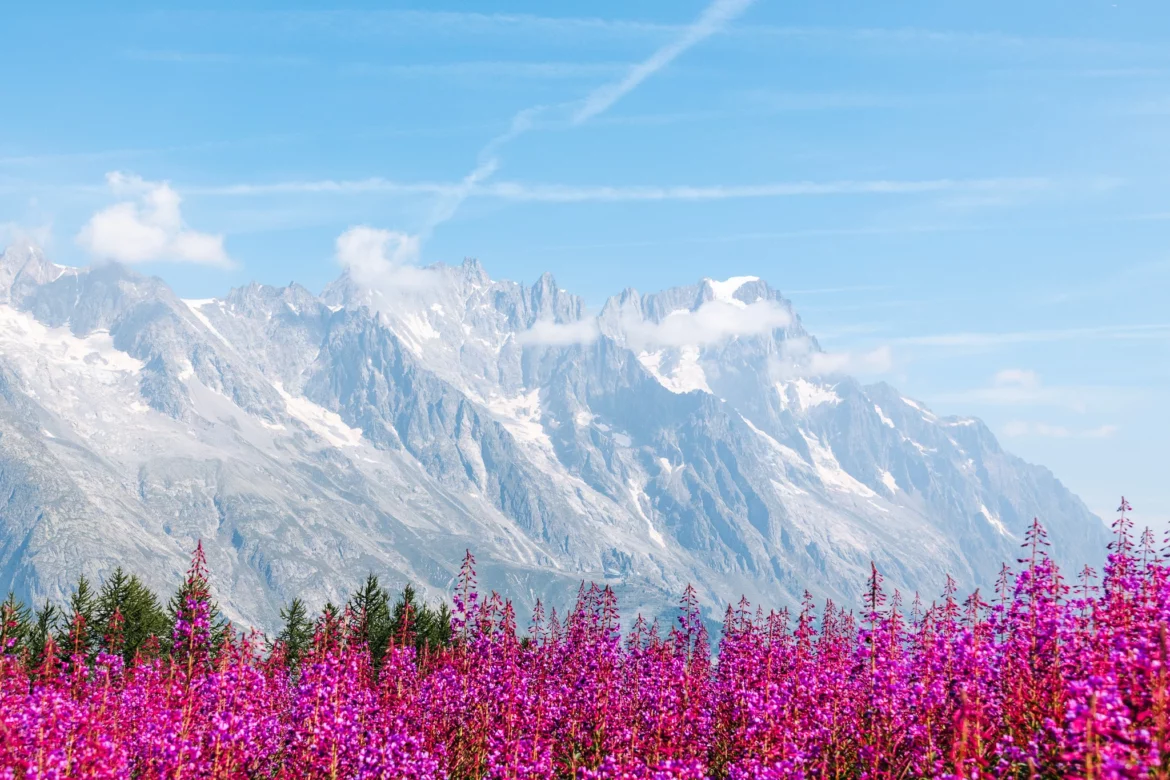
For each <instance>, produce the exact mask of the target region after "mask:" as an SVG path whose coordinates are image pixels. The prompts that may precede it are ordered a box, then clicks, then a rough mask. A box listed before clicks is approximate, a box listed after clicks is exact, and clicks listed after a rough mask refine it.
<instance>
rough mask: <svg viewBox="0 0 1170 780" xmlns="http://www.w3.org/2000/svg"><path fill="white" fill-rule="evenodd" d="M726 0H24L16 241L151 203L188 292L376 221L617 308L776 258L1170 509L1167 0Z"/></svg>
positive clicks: (5, 161) (6, 234)
mask: <svg viewBox="0 0 1170 780" xmlns="http://www.w3.org/2000/svg"><path fill="white" fill-rule="evenodd" d="M719 5H722V6H723V7H724V8H723V10H724V11H726V12H727V13H726V14H725V16H727V17H729V18H719V16H718V13H717V12H718V10H719V9H718V7H716V8H715V12H716V13H715V17H712V16H711V14H712V13H713V10H712V5H711V4H709V3H706V2H692V1H691V0H673V1H672V2H628V1H627V2H624V3H617V2H592V3H579V2H561V3H556V4H549V3H534V2H528V3H523V2H504V0H501V2H497V3H490V4H489V3H469V2H449V3H446V4H442V5H440V4H438V3H431V4H421V3H420V4H417V5H414V6H411V5H405V4H396V3H380V4H368V6H365V7H363V6H362V5H360V4H358V5H350V6H347V7H346V9H345V10H329V11H323V10H312V9H311V8H305V9H304V10H301V11H288V10H278V9H276V8H274V7H270V6H267V5H264V4H247V3H214V2H202V3H199V4H191V8H192V9H198V10H187V11H181V10H175V9H174V7H172V9H171V10H166V11H148V10H142V9H141V8H139V7H135V8H129V7H128V8H125V9H122V10H119V9H118V8H117V7H116V5H115V4H103V8H102V10H101V12H100V13H99V12H96V11H93V10H89V9H87V7H86V6H85V5H78V6H76V7H71V6H67V5H62V4H50V3H45V4H31V3H30V4H24V5H23V6H22V7H20V8H8V9H6V10H5V12H4V16H5V27H6V32H7V34H6V35H5V44H4V49H5V54H4V57H3V59H2V64H0V100H2V103H0V105H3V106H4V108H3V112H2V119H0V123H2V124H0V126H2V127H3V130H2V132H0V242H3V241H5V240H12V239H13V238H14V237H22V236H34V237H36V238H37V240H40V241H42V242H44V243H45V244H46V245H47V247H48V250H49V252H50V254H51V255H52V256H53V257H54V258H55V259H57V260H58V261H60V262H64V263H67V264H85V263H88V262H90V256H91V255H93V254H101V253H102V252H103V251H104V250H103V247H104V246H105V245H104V244H102V243H101V241H100V240H98V239H97V238H95V237H94V236H95V233H94V229H93V227H92V225H93V223H92V222H91V220H93V219H95V215H105V216H107V217H111V215H112V216H113V217H116V216H118V214H116V213H112V212H110V211H109V209H110V208H111V207H112V206H115V204H118V203H123V204H126V203H131V204H136V205H135V206H134V208H136V209H138V211H136V212H134V213H133V214H131V216H134V214H137V215H138V217H143V215H147V214H148V211H147V209H150V208H155V209H156V210H157V213H155V212H150V213H155V216H156V217H158V219H159V220H162V221H163V222H166V223H167V225H169V227H165V229H164V230H163V231H162V233H160V236H161V238H160V239H159V241H157V242H155V243H153V244H152V243H150V241H149V240H147V239H150V236H151V235H153V234H144V235H142V236H140V238H142V240H144V241H146V242H147V243H146V244H145V245H144V244H140V245H139V246H140V247H145V248H143V249H142V251H141V252H139V253H138V254H137V255H136V256H135V257H134V259H135V260H138V261H140V262H139V265H140V267H141V270H143V271H144V272H147V273H152V274H158V275H160V276H162V277H163V278H164V279H166V280H167V281H168V282H170V283H171V284H172V285H173V286H174V287H175V288H176V290H177V291H178V292H179V293H180V294H181V295H183V296H184V297H211V296H214V295H219V294H222V293H223V292H224V291H226V289H227V288H228V287H230V286H233V285H238V284H243V283H246V282H248V281H250V280H253V279H255V280H259V281H262V282H268V283H273V284H285V283H287V282H288V281H290V280H297V281H299V282H301V283H303V284H305V285H306V286H308V287H310V288H312V289H319V288H321V287H322V286H323V285H324V284H325V283H326V282H328V281H329V280H330V279H332V278H333V277H335V276H336V275H337V273H338V267H337V264H336V261H335V259H334V242H335V241H336V239H337V237H338V235H339V234H340V233H342V232H343V231H345V230H346V229H347V228H349V227H352V226H354V225H360V224H364V225H370V226H373V227H378V228H383V229H387V230H393V231H401V232H402V233H404V234H410V235H414V236H419V235H421V237H422V240H421V242H420V244H419V246H418V255H419V260H420V261H421V262H432V261H440V260H441V261H447V262H458V261H460V260H461V259H462V258H463V257H465V256H474V257H478V258H479V259H480V260H481V261H482V262H483V263H484V265H485V266H486V267H487V269H488V270H489V272H491V273H492V275H493V276H496V277H501V278H512V279H517V280H521V281H528V282H530V281H532V280H534V279H535V278H536V277H537V276H538V275H539V274H540V273H541V272H543V271H546V270H548V271H552V272H553V274H554V275H555V276H556V277H557V279H558V281H559V282H560V284H561V285H562V286H564V287H566V288H568V289H570V290H572V291H574V292H577V293H578V294H580V295H582V296H583V297H584V298H585V299H586V300H587V301H588V302H589V303H590V304H591V305H593V306H595V307H596V306H598V305H600V304H601V303H602V302H603V301H604V299H605V298H606V297H607V296H608V295H610V294H612V293H615V292H617V291H619V290H620V289H622V288H624V287H636V288H638V289H640V290H646V291H650V290H656V289H661V288H663V287H668V286H671V285H676V284H684V283H690V282H694V281H696V280H697V279H699V278H702V277H707V276H709V277H718V278H722V277H727V276H732V275H738V274H754V275H759V276H762V277H764V278H766V279H767V280H769V281H770V282H771V283H772V285H773V286H775V287H777V288H779V289H780V290H782V291H784V292H785V293H786V294H787V295H788V296H789V297H790V298H791V299H792V300H793V301H794V302H795V304H796V306H797V309H798V311H799V312H800V314H801V316H802V318H803V320H804V322H805V324H806V325H807V326H808V328H809V329H810V330H811V331H812V332H813V333H814V334H816V335H818V337H819V338H820V340H821V342H822V344H823V345H824V346H825V347H827V348H829V349H832V350H842V351H855V352H864V351H868V350H874V349H879V348H882V347H888V348H889V354H890V355H891V358H892V359H891V364H890V365H889V366H888V367H883V368H884V369H886V370H883V371H882V372H881V373H878V374H873V375H871V376H870V377H868V378H874V379H877V378H883V379H886V380H888V381H890V382H892V383H893V384H895V385H897V386H898V387H900V388H901V389H902V390H903V391H904V392H906V393H908V394H910V395H913V396H915V397H919V398H921V399H923V400H925V401H927V402H928V403H929V404H931V406H932V407H934V408H935V409H936V410H938V411H940V412H943V413H961V414H975V415H979V416H980V417H982V418H983V419H984V420H986V421H987V423H988V424H989V425H990V426H991V427H992V428H993V430H995V431H996V433H997V434H999V436H1000V437H1001V440H1002V441H1003V443H1004V445H1005V446H1006V447H1007V448H1009V449H1010V450H1012V451H1013V452H1016V453H1018V454H1019V455H1021V456H1023V457H1025V458H1027V459H1029V460H1033V461H1036V462H1039V463H1043V464H1045V465H1047V466H1049V467H1050V468H1052V469H1053V471H1054V472H1055V473H1056V474H1057V476H1059V477H1060V478H1061V479H1062V480H1063V481H1065V483H1066V484H1068V485H1069V486H1070V487H1071V488H1072V489H1074V490H1075V491H1076V492H1078V493H1079V494H1080V495H1081V496H1082V497H1084V498H1085V500H1086V502H1087V503H1088V504H1089V505H1090V507H1091V508H1093V509H1094V510H1095V511H1098V512H1099V513H1101V514H1103V515H1104V516H1105V517H1106V518H1109V517H1111V516H1112V514H1113V509H1114V507H1116V505H1117V496H1118V495H1119V494H1121V493H1122V492H1124V493H1125V494H1126V495H1127V497H1128V498H1129V499H1130V500H1131V502H1132V503H1133V504H1134V506H1135V507H1136V508H1137V513H1136V516H1137V517H1143V516H1144V518H1145V519H1146V520H1147V521H1148V522H1151V523H1155V524H1159V525H1161V524H1164V523H1166V522H1168V521H1170V488H1168V487H1167V481H1166V477H1165V474H1166V470H1165V469H1166V463H1167V460H1166V457H1165V448H1166V442H1167V441H1168V440H1170V403H1168V401H1170V307H1168V306H1167V304H1166V298H1167V294H1168V293H1170V230H1168V228H1170V194H1168V193H1167V188H1166V182H1167V181H1168V175H1167V174H1170V146H1168V145H1167V143H1166V139H1167V137H1168V136H1167V133H1168V131H1170V45H1168V44H1170V8H1167V7H1166V5H1165V4H1164V2H1126V0H1116V2H1113V1H1112V0H1101V1H1100V2H1097V1H1093V2H1080V1H1078V0H1061V1H1060V2H1053V1H1050V0H1031V1H1030V2H1027V3H1020V2H1018V1H1017V2H999V1H998V0H992V1H991V2H988V1H987V0H984V1H983V2H979V3H961V4H960V3H938V2H937V0H933V1H932V2H901V3H898V4H891V3H870V2H825V3H780V2H775V0H756V1H755V2H749V0H722V3H716V4H715V6H719ZM732 6H734V7H732ZM705 13H706V14H707V16H706V17H704V14H705ZM550 14H555V15H550ZM731 17H733V18H731ZM704 18H706V19H707V21H708V22H710V24H707V25H706V26H705V27H703V28H702V29H697V28H696V27H695V26H694V25H695V24H696V20H701V19H704ZM699 24H700V26H702V24H703V23H702V22H700V23H699ZM664 52H665V54H664ZM656 53H657V54H658V59H655V55H656ZM671 54H674V55H677V56H674V57H673V58H672V57H671V56H669V55H671ZM639 64H642V68H641V70H634V69H636V68H638V66H639ZM631 74H634V75H631ZM534 107H540V108H539V109H537V110H536V111H533V112H530V113H528V114H524V113H521V112H524V111H525V110H526V109H533V108H534ZM518 116H519V117H521V119H522V120H527V121H521V123H520V124H517V117H518ZM510 128H512V129H513V130H516V131H518V132H513V133H512V134H511V136H512V137H506V134H508V131H509V129H510ZM519 131H522V132H519ZM493 140H494V141H495V142H496V143H494V144H493ZM487 163H494V165H487ZM475 171H478V174H477V176H476V177H475V179H474V180H473V181H468V179H467V177H469V175H471V174H472V172H475ZM113 172H119V174H120V175H119V176H116V177H114V178H113V179H111V178H110V174H111V173H113ZM162 182H167V183H169V184H168V187H167V188H166V189H160V186H161V183H162ZM461 183H463V184H464V185H465V186H461ZM160 192H162V193H163V194H165V195H167V198H165V199H164V200H165V203H163V202H150V203H148V202H147V201H146V200H145V199H146V198H148V197H151V196H152V194H153V195H158V193H160ZM179 199H181V203H180V200H179ZM152 204H153V205H152ZM160 215H161V216H160ZM121 216H123V217H124V216H125V214H124V213H122V214H121ZM111 218H112V217H111ZM178 220H181V223H180V222H179V221H178ZM87 224H88V225H90V226H91V227H90V228H87V227H86V226H87ZM119 224H121V223H119ZM160 224H161V223H160ZM131 227H133V225H131ZM87 230H88V232H87ZM168 231H169V232H168Z"/></svg>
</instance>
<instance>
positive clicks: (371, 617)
mask: <svg viewBox="0 0 1170 780" xmlns="http://www.w3.org/2000/svg"><path fill="white" fill-rule="evenodd" d="M348 607H349V611H350V613H351V618H350V620H351V625H350V634H351V636H354V637H357V638H358V639H360V640H361V641H362V642H364V643H365V645H366V647H367V648H369V652H370V660H371V662H372V663H373V665H374V668H375V669H376V668H378V667H380V666H381V665H382V658H383V656H385V655H386V648H387V646H388V645H389V643H390V636H391V633H390V632H391V628H392V626H391V621H390V594H389V593H387V592H386V589H385V588H383V587H382V586H381V585H380V584H379V583H378V577H377V575H375V574H373V573H371V574H370V575H369V576H367V577H366V581H365V583H364V584H363V585H362V586H361V587H360V588H358V590H357V592H355V593H354V594H353V596H351V597H350V599H349V604H348Z"/></svg>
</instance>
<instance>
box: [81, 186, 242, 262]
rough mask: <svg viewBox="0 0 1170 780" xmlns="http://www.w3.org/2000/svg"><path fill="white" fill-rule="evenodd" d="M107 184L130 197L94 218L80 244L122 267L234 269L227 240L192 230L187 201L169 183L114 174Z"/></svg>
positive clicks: (94, 253)
mask: <svg viewBox="0 0 1170 780" xmlns="http://www.w3.org/2000/svg"><path fill="white" fill-rule="evenodd" d="M106 183H107V184H108V185H109V187H110V190H111V191H112V192H113V193H114V195H115V196H118V197H122V198H127V200H122V201H119V202H118V203H115V204H114V205H112V206H109V207H108V208H105V209H102V210H101V211H99V212H97V213H96V214H94V215H93V216H92V217H90V219H89V222H87V223H86V224H85V226H84V227H83V228H82V229H81V232H80V233H78V234H77V243H78V244H80V245H81V247H82V248H84V249H85V250H86V251H87V252H89V253H90V254H91V255H93V256H94V257H97V258H100V259H103V260H117V261H118V262H122V263H145V262H150V261H162V262H177V263H196V264H200V265H213V266H221V267H231V265H232V260H231V258H230V257H228V254H227V252H226V251H225V250H224V247H223V236H221V235H212V234H210V233H200V232H198V231H195V230H190V229H189V228H187V227H186V226H185V225H184V223H183V218H182V215H181V214H180V211H179V204H180V202H181V198H180V197H179V194H178V193H177V192H175V190H174V189H172V188H171V186H170V185H169V184H167V183H166V182H149V181H146V180H144V179H142V178H141V177H139V176H135V175H133V174H125V173H120V172H118V171H114V172H112V173H109V174H106Z"/></svg>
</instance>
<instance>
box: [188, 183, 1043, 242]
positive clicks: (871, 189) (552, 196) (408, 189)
mask: <svg viewBox="0 0 1170 780" xmlns="http://www.w3.org/2000/svg"><path fill="white" fill-rule="evenodd" d="M481 179H482V177H481ZM1057 185H1058V182H1056V181H1054V180H1051V179H1047V178H1043V177H1014V178H1012V177H1007V178H991V179H901V180H899V179H870V180H844V181H827V182H817V181H795V182H770V183H764V184H714V185H674V186H655V185H613V186H606V185H600V186H579V185H571V184H540V183H529V182H514V181H504V182H495V183H490V182H482V180H477V181H475V182H473V184H472V186H470V187H468V186H467V180H466V179H465V180H464V181H463V182H401V181H394V180H391V179H383V178H378V177H373V178H368V179H357V180H331V179H324V180H310V181H285V182H271V183H241V184H228V185H213V186H191V187H184V188H183V191H184V192H187V193H189V194H192V195H220V196H230V195H273V194H297V193H320V194H338V195H352V194H363V193H388V194H432V195H452V194H455V193H458V192H460V191H466V197H482V198H495V199H499V200H510V201H530V202H541V203H583V202H611V203H615V202H616V203H620V202H630V201H710V200H734V199H752V198H784V197H800V196H831V195H918V194H930V193H943V192H1001V191H1011V192H1018V191H1030V192H1034V191H1038V190H1045V189H1051V188H1054V187H1056V186H1057ZM931 229H932V228H923V230H931ZM841 232H843V231H841V230H836V229H830V230H825V231H818V230H806V231H792V232H790V233H761V234H759V237H765V238H767V237H775V236H789V235H794V236H795V235H799V236H803V235H821V234H828V235H837V234H840V233H841ZM845 232H853V233H858V234H870V233H874V232H885V229H882V228H874V229H866V228H859V229H855V230H847V231H845ZM754 236H755V234H752V237H754ZM740 238H743V237H742V236H741V237H740ZM721 240H726V239H721Z"/></svg>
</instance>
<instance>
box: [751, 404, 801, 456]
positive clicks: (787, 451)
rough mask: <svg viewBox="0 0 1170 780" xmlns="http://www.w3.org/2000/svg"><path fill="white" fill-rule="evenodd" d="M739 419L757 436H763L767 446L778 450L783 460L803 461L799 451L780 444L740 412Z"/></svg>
mask: <svg viewBox="0 0 1170 780" xmlns="http://www.w3.org/2000/svg"><path fill="white" fill-rule="evenodd" d="M739 419H741V420H743V421H744V422H745V423H747V427H749V428H751V429H752V431H753V432H754V433H755V434H756V435H757V436H760V437H761V438H763V440H764V441H766V442H767V443H768V446H769V447H771V448H772V449H773V450H775V451H776V452H778V453H779V454H780V455H781V456H783V458H784V459H785V460H787V461H789V462H791V463H804V458H802V457H800V453H799V452H797V451H796V450H794V449H792V448H791V447H785V446H784V445H783V444H781V443H780V442H778V441H776V439H775V438H774V437H772V436H771V435H769V434H768V432H767V431H764V430H761V429H759V428H757V427H756V426H755V425H754V424H753V423H752V421H751V420H749V419H748V418H746V417H744V416H743V415H742V414H741V415H740V416H739Z"/></svg>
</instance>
